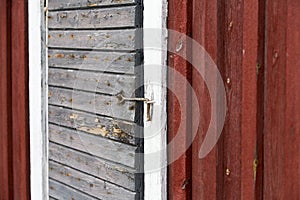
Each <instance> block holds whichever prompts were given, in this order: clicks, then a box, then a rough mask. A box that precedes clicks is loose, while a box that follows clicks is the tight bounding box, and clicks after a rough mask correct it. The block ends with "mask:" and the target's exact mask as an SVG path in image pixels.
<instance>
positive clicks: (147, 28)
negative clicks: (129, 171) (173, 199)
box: [144, 0, 167, 200]
mask: <svg viewBox="0 0 300 200" xmlns="http://www.w3.org/2000/svg"><path fill="white" fill-rule="evenodd" d="M166 28H167V0H144V47H145V49H144V83H145V97H146V98H149V99H151V100H153V101H154V102H155V103H154V105H153V110H152V115H153V116H152V119H151V121H147V116H146V115H147V113H146V112H145V116H144V119H146V120H144V125H145V128H144V135H145V140H144V152H145V156H144V159H145V162H144V168H145V188H144V191H145V200H153V199H155V200H166V199H167V151H166V146H167V89H166V85H167V69H166V67H162V66H166V65H167V33H166ZM153 42H155V45H154V46H155V47H156V48H155V47H154V46H151V45H150V47H149V44H151V43H153ZM151 47H152V48H151ZM157 47H161V49H157ZM146 106H147V105H145V109H144V110H145V111H147V107H146ZM149 136H152V137H150V138H149ZM159 150H163V151H162V152H160V153H158V154H157V153H155V152H159ZM151 153H152V154H153V153H154V154H155V157H151V156H149V158H148V157H147V155H150V154H151ZM153 163H155V165H153ZM153 166H154V169H153V170H154V171H151V172H150V171H149V172H148V171H147V170H149V169H151V167H153ZM157 167H158V168H157ZM155 168H157V169H155Z"/></svg>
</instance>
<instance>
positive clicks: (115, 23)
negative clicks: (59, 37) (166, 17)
mask: <svg viewBox="0 0 300 200" xmlns="http://www.w3.org/2000/svg"><path fill="white" fill-rule="evenodd" d="M136 9H137V6H130V7H113V8H101V9H99V8H98V9H91V10H70V11H53V12H49V14H48V28H50V29H51V28H52V29H53V28H55V29H57V28H63V29H66V28H68V29H95V28H120V27H132V28H134V27H136V24H137V23H136V17H135V16H136Z"/></svg>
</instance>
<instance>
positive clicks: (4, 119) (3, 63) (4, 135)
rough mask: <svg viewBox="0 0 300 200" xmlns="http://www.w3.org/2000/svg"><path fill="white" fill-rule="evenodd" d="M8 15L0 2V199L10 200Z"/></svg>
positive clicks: (7, 11)
mask: <svg viewBox="0 0 300 200" xmlns="http://www.w3.org/2000/svg"><path fill="white" fill-rule="evenodd" d="M9 15H10V13H9V4H8V3H7V1H0V33H1V34H0V169H1V172H0V199H11V197H12V193H11V189H12V187H11V184H12V181H11V179H10V177H11V175H12V171H11V156H10V155H11V148H10V146H11V145H9V144H10V142H11V138H10V135H11V133H10V121H11V119H10V114H9V113H10V95H9V94H10V66H9V64H10V55H9V52H10V46H9V45H10V35H9V34H10V27H9V23H10V16H9Z"/></svg>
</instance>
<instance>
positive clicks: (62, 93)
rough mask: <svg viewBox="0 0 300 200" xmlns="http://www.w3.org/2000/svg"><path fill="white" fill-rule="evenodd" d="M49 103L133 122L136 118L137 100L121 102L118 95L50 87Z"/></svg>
mask: <svg viewBox="0 0 300 200" xmlns="http://www.w3.org/2000/svg"><path fill="white" fill-rule="evenodd" d="M49 104H51V105H57V106H64V107H68V108H73V109H78V110H82V111H88V112H90V113H96V114H100V115H104V116H108V117H113V118H118V119H124V120H128V121H132V122H134V118H135V102H128V101H126V102H121V101H120V100H119V99H118V98H117V97H116V96H107V95H100V94H95V93H89V92H82V91H76V90H68V89H61V88H54V87H50V88H49Z"/></svg>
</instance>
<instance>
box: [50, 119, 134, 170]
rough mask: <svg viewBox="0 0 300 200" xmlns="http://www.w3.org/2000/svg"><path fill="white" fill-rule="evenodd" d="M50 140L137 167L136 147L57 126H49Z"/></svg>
mask: <svg viewBox="0 0 300 200" xmlns="http://www.w3.org/2000/svg"><path fill="white" fill-rule="evenodd" d="M49 140H50V141H52V142H55V143H58V144H62V145H64V146H68V147H70V148H73V149H77V150H80V151H83V152H87V153H89V154H91V155H95V156H97V157H100V158H104V159H106V160H110V161H113V162H115V163H120V164H123V165H126V166H128V167H132V168H134V167H135V151H136V147H133V146H130V145H126V144H122V143H118V142H115V141H112V140H109V139H105V138H102V137H99V136H95V135H91V134H86V133H83V132H81V131H75V130H71V129H68V128H64V127H60V126H57V125H51V124H50V125H49Z"/></svg>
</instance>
